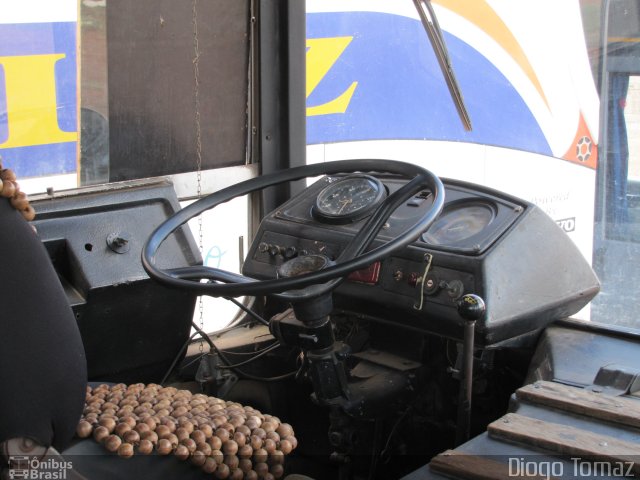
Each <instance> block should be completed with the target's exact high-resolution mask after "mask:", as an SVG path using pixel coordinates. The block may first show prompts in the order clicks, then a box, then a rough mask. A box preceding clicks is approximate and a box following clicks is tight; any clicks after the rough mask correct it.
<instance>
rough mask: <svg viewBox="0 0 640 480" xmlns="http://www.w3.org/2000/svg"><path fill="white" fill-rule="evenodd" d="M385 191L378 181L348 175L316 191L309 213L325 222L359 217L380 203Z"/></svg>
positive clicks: (372, 178)
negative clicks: (318, 191) (311, 209)
mask: <svg viewBox="0 0 640 480" xmlns="http://www.w3.org/2000/svg"><path fill="white" fill-rule="evenodd" d="M385 194H386V192H385V188H384V186H383V185H382V183H381V182H380V181H379V180H378V179H376V178H374V177H370V176H368V175H350V176H348V177H345V178H342V179H340V180H337V181H335V182H333V183H331V184H329V185H327V186H326V187H325V188H323V189H322V191H320V193H319V194H318V196H317V197H316V201H315V205H314V207H313V213H314V215H315V216H316V217H318V218H320V219H321V220H326V221H329V222H349V221H356V220H360V219H361V218H363V217H365V216H366V215H367V214H368V213H370V212H371V211H372V210H373V208H374V207H375V206H376V205H377V204H378V203H380V201H381V200H382V199H383V198H384V196H385Z"/></svg>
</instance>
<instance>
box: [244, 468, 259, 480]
mask: <svg viewBox="0 0 640 480" xmlns="http://www.w3.org/2000/svg"><path fill="white" fill-rule="evenodd" d="M244 480H258V472H256V471H255V470H249V471H248V472H245V473H244Z"/></svg>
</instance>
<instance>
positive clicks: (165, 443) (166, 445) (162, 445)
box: [157, 438, 173, 455]
mask: <svg viewBox="0 0 640 480" xmlns="http://www.w3.org/2000/svg"><path fill="white" fill-rule="evenodd" d="M157 450H158V453H159V454H160V455H169V454H170V453H171V451H172V450H173V448H172V447H171V442H170V441H169V440H167V439H166V438H161V439H160V440H158V447H157Z"/></svg>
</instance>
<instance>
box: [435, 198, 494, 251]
mask: <svg viewBox="0 0 640 480" xmlns="http://www.w3.org/2000/svg"><path fill="white" fill-rule="evenodd" d="M494 216H495V213H494V210H493V208H491V207H490V206H489V205H487V204H484V203H466V202H463V203H458V204H457V205H453V206H450V207H449V208H446V209H445V210H444V212H442V214H441V215H440V217H438V219H437V220H436V221H435V222H434V223H433V224H432V225H431V227H430V228H429V229H428V230H427V231H426V232H425V233H424V234H422V240H423V241H425V242H427V243H430V244H431V245H455V244H458V243H460V242H462V241H463V240H466V239H468V238H471V237H473V236H474V235H476V234H478V233H480V232H481V231H483V230H484V229H485V228H486V227H487V226H488V225H489V224H490V223H491V222H492V221H493V218H494Z"/></svg>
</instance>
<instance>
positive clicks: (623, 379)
mask: <svg viewBox="0 0 640 480" xmlns="http://www.w3.org/2000/svg"><path fill="white" fill-rule="evenodd" d="M585 390H590V391H592V392H596V393H603V394H605V395H611V396H614V397H617V396H620V395H627V394H628V393H631V394H634V392H636V394H638V393H637V392H638V390H640V369H638V368H633V367H628V366H626V365H618V364H615V363H613V364H611V365H605V366H604V367H600V370H598V373H597V374H596V378H595V379H594V380H593V385H590V386H588V387H586V388H585Z"/></svg>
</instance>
